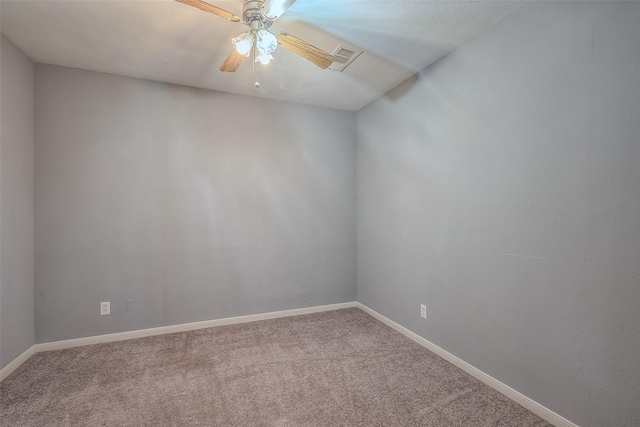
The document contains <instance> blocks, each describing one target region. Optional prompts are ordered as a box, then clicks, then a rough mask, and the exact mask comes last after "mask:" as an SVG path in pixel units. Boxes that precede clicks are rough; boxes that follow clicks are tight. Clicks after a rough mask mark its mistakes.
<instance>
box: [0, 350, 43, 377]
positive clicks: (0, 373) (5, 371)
mask: <svg viewBox="0 0 640 427" xmlns="http://www.w3.org/2000/svg"><path fill="white" fill-rule="evenodd" d="M34 350H35V349H34V346H31V347H29V348H28V349H27V351H25V352H24V353H22V354H21V355H20V356H18V357H16V358H15V359H13V360H12V361H11V363H9V364H8V365H7V366H5V367H4V368H2V370H0V381H2V380H4V379H5V378H7V377H8V376H9V375H11V373H12V372H13V371H15V370H16V369H18V368H19V367H20V365H22V364H23V363H24V362H26V361H27V359H29V358H30V357H31V356H33V353H34V352H35V351H34Z"/></svg>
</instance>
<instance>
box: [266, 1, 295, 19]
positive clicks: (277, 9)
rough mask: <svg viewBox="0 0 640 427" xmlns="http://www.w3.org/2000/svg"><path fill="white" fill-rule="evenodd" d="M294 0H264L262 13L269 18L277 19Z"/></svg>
mask: <svg viewBox="0 0 640 427" xmlns="http://www.w3.org/2000/svg"><path fill="white" fill-rule="evenodd" d="M295 2H296V0H265V2H264V4H263V5H262V14H263V15H264V16H266V17H267V18H269V19H271V20H276V19H278V18H279V17H280V16H281V15H282V14H283V13H285V12H286V11H287V9H289V8H290V7H291V5H292V4H294V3H295Z"/></svg>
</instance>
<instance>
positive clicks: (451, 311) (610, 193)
mask: <svg viewBox="0 0 640 427" xmlns="http://www.w3.org/2000/svg"><path fill="white" fill-rule="evenodd" d="M639 23H640V3H637V2H628V3H627V2H603V3H597V2H596V3H592V2H580V3H578V2H557V3H556V2H554V3H550V2H541V3H528V4H526V5H525V6H523V7H522V8H521V9H519V10H518V11H516V12H515V13H513V14H512V15H511V16H509V17H507V18H505V19H504V20H503V21H501V22H499V23H498V24H497V25H495V26H494V27H492V28H490V29H489V30H487V31H486V32H484V33H483V34H481V35H480V36H479V37H477V38H476V39H474V40H472V41H470V42H468V43H467V44H466V45H464V46H463V47H462V48H460V49H458V50H457V51H455V52H454V53H453V54H451V55H449V56H448V57H446V58H444V59H443V60H441V61H439V62H438V63H436V64H435V65H434V66H432V67H430V68H427V69H426V70H424V71H423V72H422V73H420V75H419V76H417V77H416V78H415V79H412V80H410V81H407V82H405V83H404V84H402V85H401V86H399V87H397V88H396V89H394V90H393V91H391V92H390V93H388V94H387V95H386V96H385V97H383V98H381V99H379V100H377V101H375V102H374V103H373V104H371V105H369V106H368V107H366V108H365V109H363V110H361V111H360V112H359V113H358V115H357V121H358V184H357V191H358V205H357V208H358V209H357V212H358V221H357V224H358V288H357V289H358V301H360V302H362V303H364V304H365V305H367V306H369V307H371V308H373V309H375V310H377V311H378V312H380V313H382V314H383V315H385V316H388V317H389V318H391V319H393V320H395V321H396V322H398V323H400V324H402V325H404V326H406V327H407V328H409V329H411V330H412V331H414V332H416V333H418V334H420V335H421V336H423V337H425V338H427V339H428V340H430V341H432V342H434V343H435V344H437V345H439V346H441V347H442V348H444V349H446V350H448V351H449V352H451V353H453V354H455V355H456V356H458V357H460V358H462V359H463V360H465V361H467V362H469V363H471V364H472V365H474V366H476V367H478V368H479V369H481V370H483V371H485V372H486V373H488V374H489V375H491V376H493V377H495V378H497V379H499V380H500V381H502V382H504V383H506V384H508V385H509V386H511V387H513V388H515V389H516V390H518V391H520V392H522V393H523V394H525V395H526V396H529V397H531V398H533V399H534V400H536V401H538V402H540V403H542V404H543V405H545V406H547V407H548V408H551V409H552V410H554V411H556V412H557V413H559V414H561V415H563V416H565V417H566V418H568V419H570V420H572V421H573V422H576V423H578V424H579V425H584V426H614V425H615V426H622V425H628V426H631V425H640V405H638V402H640V388H639V385H640V329H639V325H640V309H639V307H640V128H639V123H640V74H639V70H640V49H639V46H640V25H639ZM420 303H425V304H426V305H427V308H428V316H429V317H428V320H422V319H420V315H419V313H420V311H419V310H420V309H419V304H420Z"/></svg>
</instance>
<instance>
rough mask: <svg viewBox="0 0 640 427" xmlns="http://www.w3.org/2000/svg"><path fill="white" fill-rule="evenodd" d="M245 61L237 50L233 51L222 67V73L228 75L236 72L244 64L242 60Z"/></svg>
mask: <svg viewBox="0 0 640 427" xmlns="http://www.w3.org/2000/svg"><path fill="white" fill-rule="evenodd" d="M243 59H244V55H241V54H239V53H238V51H237V50H235V49H233V50H232V51H231V53H230V54H229V56H227V59H225V61H224V62H223V63H222V65H221V66H220V71H225V72H227V73H233V72H235V71H236V70H237V69H238V67H239V66H240V64H242V60H243Z"/></svg>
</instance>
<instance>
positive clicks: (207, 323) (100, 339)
mask: <svg viewBox="0 0 640 427" xmlns="http://www.w3.org/2000/svg"><path fill="white" fill-rule="evenodd" d="M355 306H356V302H355V301H353V302H343V303H338V304H329V305H318V306H315V307H305V308H294V309H292V310H283V311H271V312H268V313H259V314H249V315H246V316H236V317H226V318H223V319H214V320H204V321H202V322H193V323H182V324H179V325H170V326H160V327H157V328H149V329H138V330H135V331H127V332H118V333H115V334H107V335H97V336H92V337H84V338H75V339H71V340H64V341H53V342H46V343H42V344H36V345H35V346H34V347H35V352H36V353H40V352H42V351H50V350H61V349H63V348H71V347H79V346H83V345H90V344H100V343H107V342H113V341H122V340H130V339H133V338H142V337H149V336H152V335H162V334H171V333H174V332H184V331H192V330H194V329H203V328H212V327H214V326H222V325H233V324H236V323H248V322H255V321H258V320H267V319H276V318H278V317H289V316H299V315H301V314H310V313H319V312H321V311H332V310H339V309H341V308H349V307H355ZM14 362H15V361H14ZM12 363H13V362H12Z"/></svg>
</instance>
